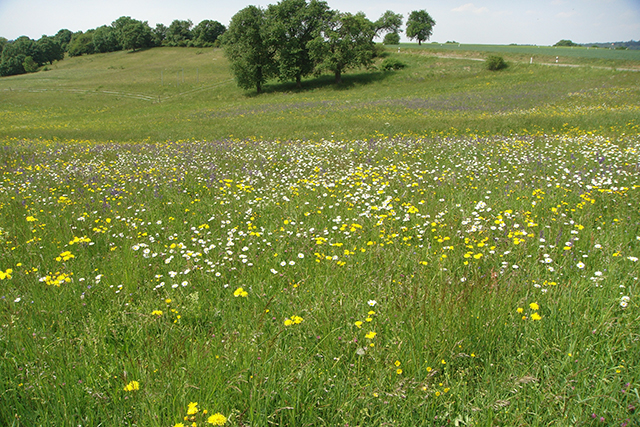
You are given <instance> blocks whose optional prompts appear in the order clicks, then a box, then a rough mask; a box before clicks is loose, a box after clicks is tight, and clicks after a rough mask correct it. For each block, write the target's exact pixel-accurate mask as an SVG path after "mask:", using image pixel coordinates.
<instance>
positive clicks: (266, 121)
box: [0, 48, 640, 141]
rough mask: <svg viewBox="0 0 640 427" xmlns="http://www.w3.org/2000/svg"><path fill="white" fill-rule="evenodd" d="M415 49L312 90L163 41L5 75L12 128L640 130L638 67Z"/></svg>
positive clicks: (210, 135) (352, 132)
mask: <svg viewBox="0 0 640 427" xmlns="http://www.w3.org/2000/svg"><path fill="white" fill-rule="evenodd" d="M411 52H414V51H411ZM415 52H417V53H419V54H413V53H400V54H397V53H395V54H393V55H396V56H397V57H399V58H400V59H401V60H402V61H403V62H404V63H406V64H407V65H408V67H407V68H406V69H404V70H400V71H396V72H391V73H389V72H386V73H385V72H380V71H369V72H363V71H358V70H356V71H355V72H352V73H350V74H347V75H345V84H343V85H340V86H336V85H333V84H331V80H330V78H328V77H327V76H321V77H318V78H314V79H309V80H306V81H304V85H303V86H304V88H303V89H302V90H298V89H296V88H295V85H294V84H292V83H278V82H275V81H274V82H272V83H271V85H267V87H266V89H265V90H266V92H267V93H265V94H263V95H261V96H255V94H254V93H252V92H243V91H241V90H239V89H238V88H237V87H236V86H235V83H234V82H233V79H232V76H231V74H230V73H229V71H228V66H227V63H226V60H225V59H224V57H223V56H222V54H221V52H220V51H216V50H210V49H209V50H197V49H178V48H162V49H151V50H148V51H143V52H136V53H135V54H131V53H126V52H116V53H111V54H104V55H93V56H87V57H79V58H72V59H70V60H66V59H65V60H64V61H61V62H59V63H57V64H56V67H57V69H54V70H51V71H47V72H40V73H36V74H31V75H26V76H17V77H12V78H5V79H2V80H0V94H1V96H2V97H3V102H2V104H1V105H0V117H1V118H2V120H1V121H0V135H3V136H4V137H18V138H21V137H29V138H40V137H42V138H45V139H54V138H59V139H91V140H99V141H110V140H114V141H141V140H146V139H150V140H152V141H166V140H179V139H210V140H211V139H221V138H229V137H237V138H248V137H263V138H266V139H276V138H281V139H308V138H314V139H321V138H327V139H330V138H332V137H339V138H345V139H368V138H374V137H377V136H379V135H384V136H389V137H393V136H395V135H397V134H407V133H412V134H418V135H424V134H425V132H426V133H428V135H429V136H431V135H442V134H448V133H449V132H450V131H451V128H455V129H458V130H460V131H462V132H465V133H467V134H490V135H493V134H502V135H508V134H510V133H519V134H522V133H531V132H533V133H555V132H558V131H559V130H561V129H563V127H566V126H565V125H567V126H570V127H573V128H579V129H581V131H585V132H586V131H591V132H598V133H600V134H607V135H617V134H619V133H620V132H626V133H633V132H637V126H638V122H637V116H638V111H637V101H638V98H639V97H638V89H637V88H638V79H639V78H640V75H638V73H633V72H619V71H611V70H601V69H590V68H579V69H563V68H555V67H545V66H539V65H535V64H534V65H529V64H519V63H512V64H511V67H510V68H509V69H508V70H506V71H505V72H503V73H500V75H493V73H491V72H489V71H486V70H485V69H484V67H483V64H482V63H481V62H479V61H474V60H471V59H469V60H468V61H467V60H459V59H447V58H438V57H436V56H433V55H431V54H429V55H424V53H425V52H426V51H424V50H417V49H416V50H415ZM507 60H509V58H508V57H507ZM527 60H528V58H527ZM183 69H184V83H182V75H183V71H182V70H183ZM176 76H178V81H176ZM161 79H164V82H163V81H162V80H161ZM162 83H164V85H163V84H162ZM534 109H535V114H534V115H532V114H531V112H532V111H533V110H534ZM467 129H469V130H468V131H467Z"/></svg>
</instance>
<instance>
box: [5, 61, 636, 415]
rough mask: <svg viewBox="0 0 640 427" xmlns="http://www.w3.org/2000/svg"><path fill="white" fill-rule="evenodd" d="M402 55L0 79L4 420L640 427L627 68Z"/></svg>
mask: <svg viewBox="0 0 640 427" xmlns="http://www.w3.org/2000/svg"><path fill="white" fill-rule="evenodd" d="M400 55H402V56H401V60H402V61H403V62H405V63H407V64H408V65H409V66H408V67H407V68H406V69H404V70H400V71H396V72H391V73H382V72H373V73H361V74H352V75H350V76H349V77H347V78H345V84H344V85H342V86H335V85H332V84H329V83H328V80H327V79H326V77H322V76H321V77H319V78H317V79H313V80H308V81H305V82H304V84H305V86H306V87H305V88H304V89H303V90H295V88H294V87H293V85H290V84H288V83H277V82H273V83H272V84H271V85H269V86H268V87H267V90H266V93H265V94H264V95H260V96H255V94H251V93H243V92H240V91H239V90H238V89H236V88H235V86H234V85H233V83H232V82H230V81H228V80H229V79H230V76H229V75H228V72H227V71H226V63H225V62H224V58H222V57H221V56H220V54H219V52H217V51H211V50H208V51H201V52H200V53H197V52H196V51H195V50H188V49H184V50H178V49H153V50H149V51H144V52H138V53H136V54H135V55H133V54H126V53H123V52H119V53H114V54H109V55H102V56H101V55H96V56H93V57H81V58H76V59H74V60H70V61H68V62H67V61H66V60H65V61H62V62H60V63H58V64H57V67H58V69H55V70H52V71H48V72H44V73H38V74H35V75H29V76H21V77H17V78H11V79H2V80H1V81H0V89H2V92H1V94H2V95H1V96H2V97H3V102H2V103H1V104H0V117H1V120H0V133H1V135H2V137H1V139H0V173H1V179H0V354H1V355H2V357H1V358H0V402H1V404H0V424H1V425H8V426H34V425H38V426H78V425H82V426H100V425H102V426H106V425H130V426H134V425H137V426H172V427H173V426H180V425H183V426H186V425H189V426H191V425H194V423H195V425H212V424H213V425H235V426H270V425H288V426H305V425H309V426H315V425H330V426H334V425H401V426H418V425H434V426H441V425H458V426H460V425H481V426H494V425H618V426H633V425H637V424H638V422H637V420H638V409H637V408H638V407H639V406H640V397H639V391H638V389H639V386H638V378H639V374H640V371H639V369H638V366H639V362H640V360H639V356H638V355H640V348H639V342H640V341H639V340H640V335H639V333H638V331H640V317H639V316H638V309H639V305H638V290H639V287H638V276H639V275H640V269H639V268H638V258H639V257H640V226H639V223H638V218H640V211H639V206H640V205H639V204H638V199H639V197H638V190H639V189H640V180H639V174H640V157H639V156H640V140H639V138H638V121H637V116H638V115H637V113H638V111H637V110H638V103H637V100H638V86H637V79H638V76H637V74H634V73H618V72H615V73H614V72H612V71H610V70H600V69H590V68H578V69H555V68H550V67H542V66H540V67H538V66H528V65H524V64H518V63H515V64H512V65H511V66H510V67H509V68H508V69H507V70H505V71H503V72H500V73H491V72H489V71H485V70H484V69H483V64H482V63H481V62H479V61H473V60H469V61H465V60H459V59H446V58H444V59H443V58H437V57H433V56H427V55H415V54H406V55H405V54H402V53H401V54H400ZM109 67H111V68H109ZM183 67H184V70H185V83H184V84H183V83H182V81H181V80H180V82H179V83H180V86H178V84H177V83H178V82H177V81H176V82H175V84H174V86H173V87H172V86H171V85H170V83H169V82H168V81H165V82H164V83H165V85H162V84H161V83H162V82H160V81H159V77H160V73H159V71H163V73H162V76H163V78H164V76H166V75H167V74H168V75H172V74H173V75H174V77H175V73H178V72H179V73H180V75H179V76H180V77H179V78H180V79H181V75H182V68H183ZM207 67H209V68H207ZM216 67H219V68H216ZM196 70H198V73H199V74H198V78H199V81H193V80H191V79H192V77H193V76H194V75H195V71H196ZM206 70H209V71H206ZM164 71H166V73H165V72H164ZM207 72H209V74H207ZM45 79H46V80H45ZM134 80H135V82H134ZM189 85H190V86H189ZM9 89H11V90H9ZM145 97H146V98H145ZM634 423H635V424H634Z"/></svg>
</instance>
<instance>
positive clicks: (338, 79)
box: [336, 70, 342, 84]
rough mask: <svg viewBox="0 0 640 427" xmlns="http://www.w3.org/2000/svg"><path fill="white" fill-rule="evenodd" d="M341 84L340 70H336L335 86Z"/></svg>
mask: <svg viewBox="0 0 640 427" xmlns="http://www.w3.org/2000/svg"><path fill="white" fill-rule="evenodd" d="M340 83H342V70H336V84H340Z"/></svg>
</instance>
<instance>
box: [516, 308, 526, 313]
mask: <svg viewBox="0 0 640 427" xmlns="http://www.w3.org/2000/svg"><path fill="white" fill-rule="evenodd" d="M516 311H517V312H518V313H522V312H523V311H524V308H522V307H518V309H517V310H516Z"/></svg>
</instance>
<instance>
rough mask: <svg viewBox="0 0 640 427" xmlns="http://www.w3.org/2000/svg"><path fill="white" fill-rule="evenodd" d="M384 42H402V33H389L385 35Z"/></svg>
mask: <svg viewBox="0 0 640 427" xmlns="http://www.w3.org/2000/svg"><path fill="white" fill-rule="evenodd" d="M382 44H400V34H398V33H389V34H387V35H386V36H384V40H383V41H382Z"/></svg>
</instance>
